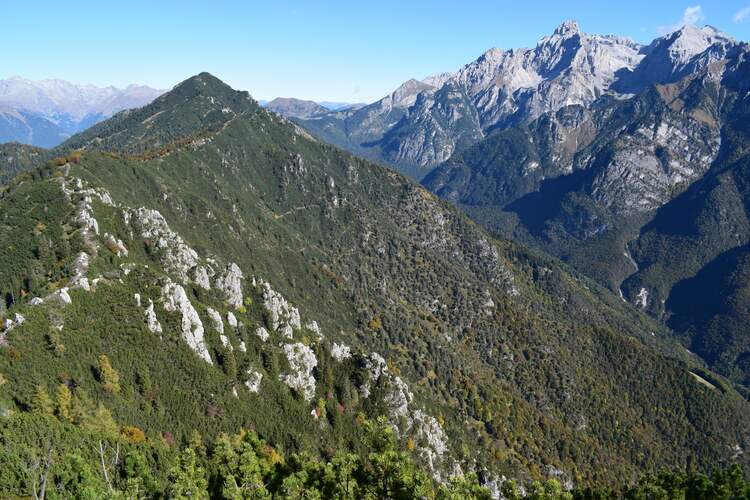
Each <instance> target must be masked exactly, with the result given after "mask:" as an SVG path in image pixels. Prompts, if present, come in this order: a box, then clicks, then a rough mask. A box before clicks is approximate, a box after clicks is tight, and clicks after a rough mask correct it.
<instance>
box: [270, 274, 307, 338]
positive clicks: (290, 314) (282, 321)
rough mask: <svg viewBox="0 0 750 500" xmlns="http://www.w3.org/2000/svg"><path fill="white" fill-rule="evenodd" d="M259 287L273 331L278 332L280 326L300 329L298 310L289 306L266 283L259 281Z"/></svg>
mask: <svg viewBox="0 0 750 500" xmlns="http://www.w3.org/2000/svg"><path fill="white" fill-rule="evenodd" d="M260 286H261V288H262V292H263V305H264V306H265V307H266V309H268V312H269V313H270V314H271V322H272V324H273V329H274V330H279V327H280V326H281V325H286V326H289V327H291V328H296V329H298V330H299V329H300V328H302V323H301V320H300V315H299V310H298V309H297V308H296V307H294V306H292V305H290V304H289V302H287V301H286V299H285V298H284V297H283V296H282V295H281V294H280V293H278V292H276V291H275V290H273V289H272V288H271V285H270V284H269V283H268V282H266V281H262V280H261V282H260Z"/></svg>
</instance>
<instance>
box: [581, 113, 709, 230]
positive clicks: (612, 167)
mask: <svg viewBox="0 0 750 500" xmlns="http://www.w3.org/2000/svg"><path fill="white" fill-rule="evenodd" d="M707 117H708V118H710V116H708V115H707ZM717 123H718V122H717V121H713V120H710V121H709V120H706V121H699V120H696V119H691V118H682V117H678V116H675V115H666V116H663V117H662V119H661V120H655V122H654V123H651V124H644V125H642V126H640V127H639V128H637V129H636V130H634V131H633V133H632V134H622V135H620V136H619V137H618V141H617V143H616V145H615V147H616V148H617V149H616V150H615V152H614V153H613V154H612V156H611V157H610V160H609V161H608V163H607V164H606V166H605V167H604V168H603V169H601V170H600V171H599V173H598V174H597V175H596V177H595V178H594V180H593V182H592V184H591V194H592V197H593V198H594V199H595V200H596V201H597V202H599V203H601V204H602V205H604V206H606V207H608V208H609V209H611V210H612V212H613V213H615V214H617V215H632V214H635V213H639V212H647V211H649V210H652V209H655V208H658V207H660V206H661V205H663V204H664V203H666V202H667V201H669V200H670V199H671V198H672V197H673V196H674V188H675V186H677V185H679V184H683V183H690V182H692V181H694V180H696V179H698V178H700V177H701V176H703V174H705V173H706V171H707V170H708V168H709V167H710V166H711V164H712V163H713V162H714V160H715V159H716V157H717V155H718V154H719V146H720V145H721V136H720V130H719V127H718V125H717Z"/></svg>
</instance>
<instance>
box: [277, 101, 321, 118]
mask: <svg viewBox="0 0 750 500" xmlns="http://www.w3.org/2000/svg"><path fill="white" fill-rule="evenodd" d="M266 108H268V109H270V110H271V111H275V112H276V113H279V114H282V115H284V116H286V117H289V118H292V117H294V118H309V117H312V116H316V115H320V114H323V113H327V112H328V111H329V109H328V108H324V107H323V106H321V105H320V104H318V103H316V102H314V101H303V100H301V99H295V98H293V97H291V98H286V97H277V98H276V99H274V100H273V101H271V102H269V103H268V104H266Z"/></svg>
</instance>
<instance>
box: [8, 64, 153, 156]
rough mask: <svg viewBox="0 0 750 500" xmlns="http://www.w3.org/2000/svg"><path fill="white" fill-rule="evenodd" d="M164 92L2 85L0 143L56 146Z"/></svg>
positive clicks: (59, 83) (53, 83) (13, 81)
mask: <svg viewBox="0 0 750 500" xmlns="http://www.w3.org/2000/svg"><path fill="white" fill-rule="evenodd" d="M162 93H164V91H163V90H155V89H152V88H150V87H145V86H138V85H130V86H128V87H127V88H125V89H118V88H115V87H106V88H98V87H95V86H93V85H74V84H72V83H70V82H66V81H64V80H41V81H36V82H34V81H31V80H26V79H23V78H20V77H17V76H15V77H13V78H10V79H8V80H0V142H9V141H18V142H23V143H26V144H32V145H35V146H44V147H52V146H55V145H57V144H59V143H60V142H62V141H63V140H64V139H65V138H67V137H69V136H70V135H72V134H75V133H77V132H80V131H82V130H84V129H86V128H88V127H90V126H91V125H93V124H95V123H97V122H100V121H102V120H103V119H105V118H109V117H110V116H112V115H113V114H115V113H117V112H118V111H121V110H123V109H128V108H134V107H138V106H143V105H145V104H148V103H149V102H151V101H152V100H153V99H154V98H156V97H157V96H159V95H161V94H162Z"/></svg>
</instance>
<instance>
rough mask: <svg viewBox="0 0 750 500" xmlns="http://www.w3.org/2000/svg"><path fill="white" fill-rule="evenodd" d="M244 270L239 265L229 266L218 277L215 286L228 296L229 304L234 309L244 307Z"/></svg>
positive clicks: (232, 264)
mask: <svg viewBox="0 0 750 500" xmlns="http://www.w3.org/2000/svg"><path fill="white" fill-rule="evenodd" d="M243 279H244V278H243V276H242V269H240V267H239V266H238V265H237V264H234V263H231V264H229V265H228V266H227V267H226V268H225V269H224V271H223V272H222V273H221V274H220V275H219V276H217V277H216V280H215V282H214V285H216V288H218V289H219V290H221V291H223V292H224V293H225V294H226V296H227V302H229V303H230V304H232V305H233V306H234V307H240V306H241V305H242V280H243Z"/></svg>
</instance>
